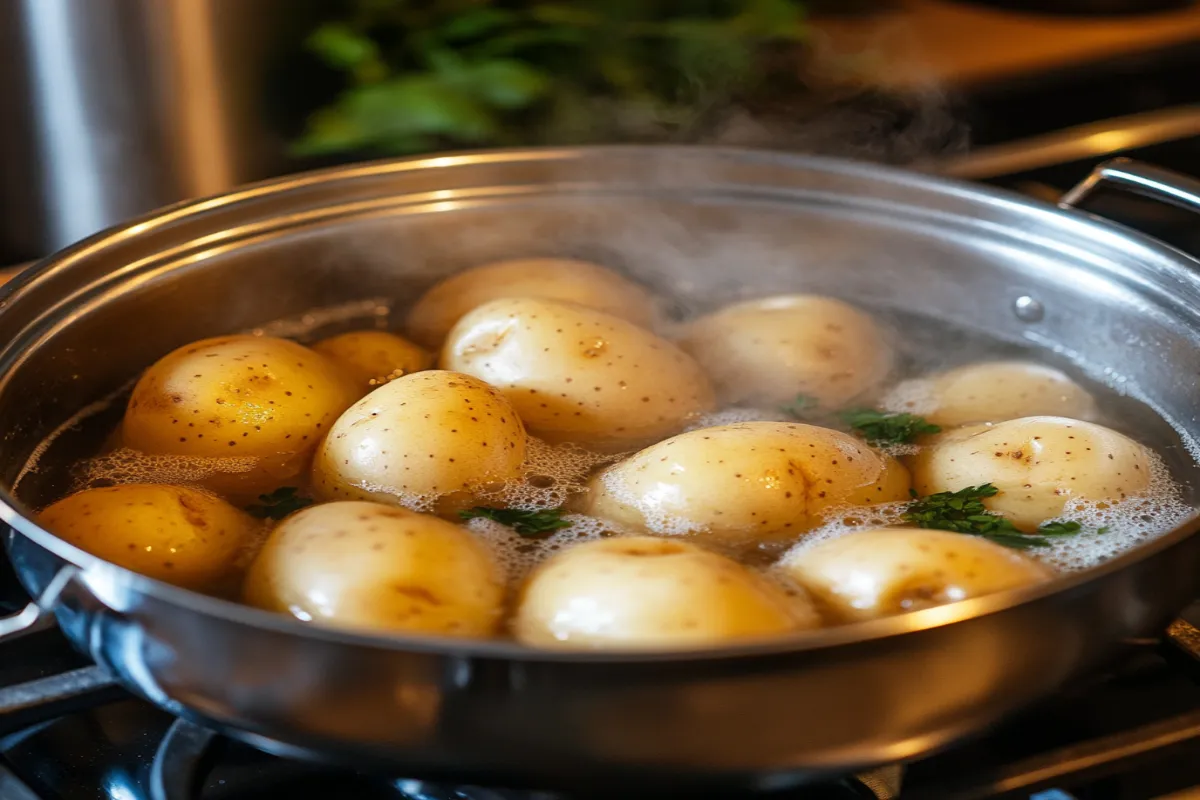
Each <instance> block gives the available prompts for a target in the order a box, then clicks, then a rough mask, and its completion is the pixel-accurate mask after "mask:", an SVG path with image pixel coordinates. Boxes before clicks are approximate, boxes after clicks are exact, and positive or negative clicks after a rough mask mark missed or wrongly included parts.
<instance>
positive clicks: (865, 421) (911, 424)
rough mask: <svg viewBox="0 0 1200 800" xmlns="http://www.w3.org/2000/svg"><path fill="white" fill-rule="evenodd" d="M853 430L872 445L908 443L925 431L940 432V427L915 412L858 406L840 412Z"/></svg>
mask: <svg viewBox="0 0 1200 800" xmlns="http://www.w3.org/2000/svg"><path fill="white" fill-rule="evenodd" d="M842 419H843V420H844V421H845V422H846V424H847V425H849V426H850V427H851V428H853V429H854V432H855V433H857V434H858V435H859V436H861V437H863V438H864V439H866V440H867V441H868V442H870V443H871V444H873V445H894V444H908V443H910V442H912V440H913V439H915V438H917V437H918V436H921V435H924V434H926V433H941V430H942V429H941V428H939V427H938V426H937V425H932V424H930V423H929V422H926V421H925V418H924V417H919V416H917V415H916V414H905V413H891V412H888V411H877V410H875V409H873V408H858V409H854V410H852V411H847V412H846V413H844V414H842Z"/></svg>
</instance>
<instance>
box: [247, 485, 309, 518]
mask: <svg viewBox="0 0 1200 800" xmlns="http://www.w3.org/2000/svg"><path fill="white" fill-rule="evenodd" d="M258 499H259V500H260V501H261V503H260V504H255V505H252V506H247V507H246V511H247V512H248V513H249V514H250V515H251V516H254V517H258V518H259V519H283V518H284V517H286V516H287V515H288V514H291V513H292V512H293V511H299V510H300V509H302V508H304V507H305V506H310V505H312V503H313V501H312V499H311V498H308V497H305V496H304V495H302V494H300V490H299V489H297V488H296V487H295V486H281V487H280V488H278V489H276V490H275V491H273V492H271V493H270V494H260V495H259V496H258Z"/></svg>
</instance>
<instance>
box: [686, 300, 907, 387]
mask: <svg viewBox="0 0 1200 800" xmlns="http://www.w3.org/2000/svg"><path fill="white" fill-rule="evenodd" d="M679 344H680V346H681V347H683V349H684V350H686V351H687V352H689V353H691V354H692V355H693V356H695V358H696V360H697V361H699V362H700V364H701V365H702V366H703V367H704V369H705V370H706V371H707V373H708V375H709V377H710V378H711V379H712V381H713V384H714V385H715V386H716V389H717V397H718V398H719V400H720V401H721V403H722V404H733V403H746V402H750V403H759V404H777V403H785V402H788V401H790V400H793V399H795V398H796V397H797V396H799V395H804V396H806V397H810V398H813V399H814V400H816V401H817V404H818V405H819V406H820V407H821V408H824V409H827V410H836V409H840V408H843V407H845V406H847V405H849V404H851V403H854V402H856V401H861V400H862V399H863V398H864V397H866V396H867V395H869V394H870V393H871V392H873V391H875V390H876V389H878V388H879V386H880V384H881V383H882V382H883V380H884V379H885V378H886V377H887V375H888V372H889V371H890V370H891V368H892V363H893V360H894V357H893V353H892V347H891V345H890V344H889V343H888V337H887V334H886V333H885V332H884V331H883V330H882V329H881V328H880V327H879V326H878V325H876V324H875V322H874V320H872V319H871V317H870V316H868V315H867V314H865V313H863V312H862V311H860V310H859V309H857V308H854V307H853V306H851V305H848V304H846V303H843V302H842V301H840V300H834V299H833V298H829V297H819V296H816V295H804V294H800V295H782V296H777V297H767V298H764V299H761V300H751V301H748V302H744V303H737V304H735V305H732V306H728V307H726V308H723V309H721V310H719V311H716V312H714V313H712V314H709V315H707V316H704V317H701V318H699V319H697V320H696V321H694V322H692V323H691V324H690V325H689V326H688V327H687V328H686V330H685V332H684V335H683V338H682V339H681V340H680V343H679Z"/></svg>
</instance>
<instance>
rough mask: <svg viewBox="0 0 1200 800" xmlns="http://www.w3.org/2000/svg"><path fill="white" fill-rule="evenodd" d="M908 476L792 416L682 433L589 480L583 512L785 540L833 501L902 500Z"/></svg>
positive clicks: (642, 524) (729, 536)
mask: <svg viewBox="0 0 1200 800" xmlns="http://www.w3.org/2000/svg"><path fill="white" fill-rule="evenodd" d="M908 489H909V481H908V473H907V471H906V470H905V469H904V467H902V466H901V465H900V464H899V463H898V462H897V461H896V460H895V459H893V458H892V457H891V456H888V455H885V454H881V453H878V452H876V451H874V450H872V449H871V448H869V447H868V446H867V445H865V444H864V443H862V442H861V441H859V440H858V439H855V438H854V437H852V436H849V435H847V434H844V433H841V432H839V431H834V430H829V429H827V428H818V427H816V426H813V425H802V424H799V423H790V422H743V423H737V424H733V425H722V426H719V427H714V428H701V429H698V430H694V431H688V432H687V433H682V434H680V435H678V436H675V437H673V438H671V439H667V440H666V441H664V442H659V443H658V444H655V445H652V446H650V447H648V448H646V449H645V450H643V451H641V452H640V453H637V454H635V455H633V456H631V457H630V458H628V459H626V460H625V461H622V462H620V463H619V464H616V465H614V466H612V467H609V468H608V469H607V470H605V471H604V472H603V473H601V474H600V475H598V476H596V477H595V478H593V479H592V482H591V485H590V491H589V492H588V494H587V496H586V498H585V499H584V500H583V501H582V503H583V504H584V508H583V511H584V513H587V514H592V515H594V516H598V517H602V518H604V519H609V520H612V521H614V522H617V523H620V524H623V525H625V526H629V527H633V528H637V529H642V530H650V531H653V532H656V533H680V532H694V533H698V534H702V535H704V536H706V537H709V538H711V539H713V540H716V541H721V542H724V543H729V544H746V543H752V542H759V541H769V540H772V539H787V538H791V537H794V536H796V535H797V534H800V533H803V532H804V531H806V530H808V529H809V528H812V527H814V526H816V525H819V524H820V523H821V522H822V520H823V519H824V517H825V514H826V512H827V511H829V510H830V509H831V508H836V507H844V506H847V505H863V504H870V503H887V502H894V501H897V500H904V499H906V498H907V497H908Z"/></svg>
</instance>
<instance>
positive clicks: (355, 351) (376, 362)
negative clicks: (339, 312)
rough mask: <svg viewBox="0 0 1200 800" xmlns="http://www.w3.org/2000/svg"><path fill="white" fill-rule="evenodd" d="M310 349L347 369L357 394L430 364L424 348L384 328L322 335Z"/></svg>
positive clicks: (430, 355)
mask: <svg viewBox="0 0 1200 800" xmlns="http://www.w3.org/2000/svg"><path fill="white" fill-rule="evenodd" d="M312 349H313V350H315V351H316V352H318V353H320V354H321V355H323V356H325V357H327V358H328V359H329V360H330V361H332V362H334V363H335V364H337V365H338V366H340V367H341V368H342V370H343V371H345V372H347V373H349V375H350V377H351V378H352V379H353V380H354V382H355V385H357V386H358V388H359V393H360V394H366V393H367V392H369V391H371V389H373V388H374V387H375V386H376V385H380V384H383V383H386V382H387V381H388V380H389V379H391V378H393V377H396V378H398V377H400V375H408V374H409V373H412V372H420V371H421V370H423V369H429V368H430V367H432V366H433V355H432V354H431V353H430V352H429V351H428V350H426V349H425V348H423V347H421V346H419V345H416V344H414V343H412V342H410V341H409V340H407V339H405V338H404V337H402V336H397V335H396V334H394V333H388V332H386V331H350V332H349V333H343V334H340V335H338V336H331V337H330V338H328V339H322V340H321V341H319V342H317V343H316V344H314V345H313V346H312ZM397 371H399V373H400V375H397V374H395V373H396V372H397ZM372 381H374V382H375V383H372Z"/></svg>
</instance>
